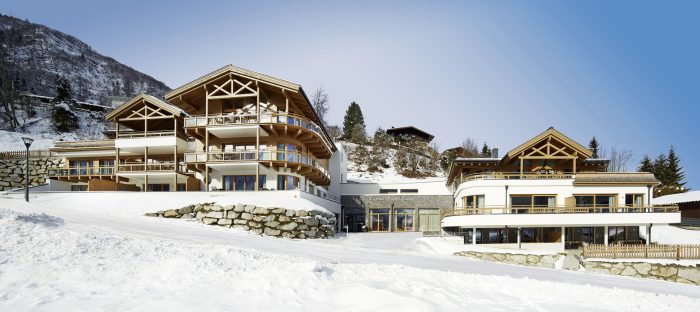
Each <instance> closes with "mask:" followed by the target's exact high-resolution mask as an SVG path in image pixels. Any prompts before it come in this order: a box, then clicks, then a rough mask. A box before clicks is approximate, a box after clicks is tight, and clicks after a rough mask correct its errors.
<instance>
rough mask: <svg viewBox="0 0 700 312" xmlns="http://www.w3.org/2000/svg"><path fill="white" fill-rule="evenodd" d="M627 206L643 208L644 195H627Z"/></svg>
mask: <svg viewBox="0 0 700 312" xmlns="http://www.w3.org/2000/svg"><path fill="white" fill-rule="evenodd" d="M625 206H627V207H643V206H644V194H625Z"/></svg>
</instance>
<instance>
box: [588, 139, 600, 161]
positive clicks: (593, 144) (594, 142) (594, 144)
mask: <svg viewBox="0 0 700 312" xmlns="http://www.w3.org/2000/svg"><path fill="white" fill-rule="evenodd" d="M588 148H589V149H590V150H591V152H593V155H591V158H598V157H599V156H598V149H599V148H600V145H599V144H598V140H596V138H595V137H593V138H592V139H591V142H590V143H588Z"/></svg>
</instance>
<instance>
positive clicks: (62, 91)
mask: <svg viewBox="0 0 700 312" xmlns="http://www.w3.org/2000/svg"><path fill="white" fill-rule="evenodd" d="M53 101H54V103H62V102H65V103H72V102H73V91H72V90H71V87H70V83H69V82H68V80H67V79H66V78H64V77H63V76H58V77H57V78H56V96H55V97H54V98H53Z"/></svg>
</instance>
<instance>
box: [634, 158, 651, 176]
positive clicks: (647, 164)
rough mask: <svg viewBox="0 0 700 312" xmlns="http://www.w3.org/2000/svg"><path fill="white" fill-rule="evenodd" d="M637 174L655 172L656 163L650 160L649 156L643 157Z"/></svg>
mask: <svg viewBox="0 0 700 312" xmlns="http://www.w3.org/2000/svg"><path fill="white" fill-rule="evenodd" d="M637 172H652V173H653V172H654V163H653V162H652V161H651V158H649V155H644V157H642V161H640V162H639V167H637Z"/></svg>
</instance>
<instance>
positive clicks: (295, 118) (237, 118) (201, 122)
mask: <svg viewBox="0 0 700 312" xmlns="http://www.w3.org/2000/svg"><path fill="white" fill-rule="evenodd" d="M245 124H287V125H292V126H297V127H302V128H305V129H308V130H310V131H312V132H314V133H316V134H318V135H319V136H320V137H321V139H322V140H323V142H324V143H325V144H326V145H327V146H328V147H329V148H330V143H329V142H328V141H327V140H326V138H325V136H324V134H323V130H322V129H321V127H320V126H319V125H317V124H316V123H314V122H313V121H311V120H309V119H307V118H305V117H302V116H300V115H296V114H284V113H274V114H272V113H262V114H260V117H259V119H258V115H257V114H242V115H236V114H230V115H215V116H208V117H207V116H193V117H187V118H185V128H192V127H206V126H232V125H245Z"/></svg>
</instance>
